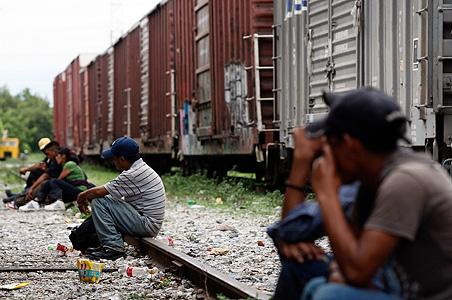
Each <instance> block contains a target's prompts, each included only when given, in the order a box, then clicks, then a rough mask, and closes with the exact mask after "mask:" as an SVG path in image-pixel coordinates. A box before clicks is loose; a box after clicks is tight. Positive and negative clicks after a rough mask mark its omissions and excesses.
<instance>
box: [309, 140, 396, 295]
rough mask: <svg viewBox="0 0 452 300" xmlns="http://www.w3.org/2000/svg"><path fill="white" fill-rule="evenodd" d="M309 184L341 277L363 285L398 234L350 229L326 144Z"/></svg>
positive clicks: (383, 260)
mask: <svg viewBox="0 0 452 300" xmlns="http://www.w3.org/2000/svg"><path fill="white" fill-rule="evenodd" d="M313 185H314V190H315V192H316V193H317V200H318V201H319V204H320V208H321V210H322V215H323V220H324V224H325V229H326V232H327V233H328V237H329V239H330V242H331V246H332V249H333V252H334V256H335V259H336V261H337V263H338V264H339V266H340V268H341V271H342V273H343V275H344V277H345V278H346V280H347V282H348V283H350V284H353V285H356V286H367V285H368V284H369V283H370V281H371V279H372V277H373V276H374V274H375V273H376V272H377V270H378V268H380V267H381V266H383V265H384V264H385V263H386V261H387V260H388V258H389V256H390V255H391V253H392V252H393V251H394V249H395V248H396V246H397V244H398V242H399V237H396V236H393V235H390V234H388V233H385V232H384V231H381V230H364V231H363V232H362V233H361V234H359V235H356V234H355V233H354V232H353V229H352V227H351V226H350V224H348V222H347V220H346V218H345V215H344V213H343V211H342V208H341V206H340V203H339V198H338V193H337V191H338V189H339V185H340V180H339V176H338V175H337V173H336V170H335V163H334V159H333V156H332V153H331V149H330V148H329V146H327V145H326V146H325V147H324V155H323V157H322V158H320V159H318V160H317V161H316V163H315V165H314V172H313Z"/></svg>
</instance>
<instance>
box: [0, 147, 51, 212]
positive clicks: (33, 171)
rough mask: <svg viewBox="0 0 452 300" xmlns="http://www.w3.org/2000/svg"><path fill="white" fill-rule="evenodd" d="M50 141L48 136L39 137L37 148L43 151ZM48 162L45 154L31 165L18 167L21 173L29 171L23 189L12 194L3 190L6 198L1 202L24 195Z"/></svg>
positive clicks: (10, 200) (44, 169) (11, 200)
mask: <svg viewBox="0 0 452 300" xmlns="http://www.w3.org/2000/svg"><path fill="white" fill-rule="evenodd" d="M51 142H52V140H51V139H49V138H41V139H40V140H39V141H38V148H39V150H40V151H42V152H43V153H44V150H45V148H46V146H47V145H49V144H50V143H51ZM44 154H45V153H44ZM49 163H50V160H49V158H48V157H47V156H46V157H45V158H44V159H43V160H42V161H40V162H38V163H35V164H32V165H31V166H28V167H23V168H20V169H19V173H20V174H21V175H25V174H26V173H27V172H29V174H28V177H27V182H26V185H25V188H24V191H23V192H20V193H18V194H14V193H12V192H11V191H10V190H6V191H5V192H6V196H7V197H8V198H5V199H3V202H4V203H9V202H13V201H14V200H15V199H16V197H17V196H25V195H26V194H27V191H28V189H29V188H30V187H31V186H32V185H33V183H35V181H36V180H37V179H38V178H39V177H40V176H41V175H42V174H44V173H45V171H46V169H47V167H48V164H49Z"/></svg>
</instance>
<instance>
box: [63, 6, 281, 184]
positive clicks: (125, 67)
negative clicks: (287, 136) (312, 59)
mask: <svg viewBox="0 0 452 300" xmlns="http://www.w3.org/2000/svg"><path fill="white" fill-rule="evenodd" d="M272 24H273V0H247V1H243V0H168V1H162V2H161V3H160V4H159V5H157V6H156V7H155V8H154V9H153V10H152V11H151V12H150V13H148V14H147V15H146V16H145V17H144V18H143V19H142V20H141V21H140V22H138V23H137V25H135V26H134V27H133V28H132V29H131V30H130V31H128V32H127V33H126V34H125V35H124V36H123V37H121V38H120V39H119V40H118V41H116V42H115V43H114V45H113V46H112V47H111V48H110V49H109V50H108V51H107V52H106V53H104V54H103V55H100V56H98V57H97V58H96V60H95V61H94V62H92V63H91V64H90V65H89V67H88V69H87V70H86V71H84V72H83V74H82V75H81V77H80V76H77V77H74V76H73V74H75V73H76V72H77V71H79V70H77V68H78V69H80V66H78V65H77V64H78V59H76V60H75V61H74V62H73V63H72V64H71V66H70V67H69V68H68V70H67V71H66V72H65V76H66V77H70V79H67V80H69V82H70V84H69V85H68V87H67V88H66V95H65V96H66V97H67V101H66V102H67V105H65V106H64V107H65V109H66V111H65V116H66V117H65V122H66V124H65V125H66V128H68V130H67V131H66V132H65V134H66V137H65V142H66V144H67V145H68V146H71V147H75V148H79V147H80V148H81V147H83V149H84V150H85V152H86V153H88V154H94V155H97V154H99V153H100V152H101V151H102V149H104V148H105V147H108V146H109V145H110V143H111V142H112V141H113V140H114V139H115V138H117V137H120V136H123V135H129V136H131V137H133V138H134V139H136V140H137V142H139V144H140V146H141V150H142V152H143V154H145V155H148V158H149V159H152V157H154V158H155V157H157V158H158V160H157V161H158V162H163V163H165V164H167V165H170V164H169V161H170V160H171V157H172V158H178V159H179V160H180V161H182V162H183V164H182V165H183V166H184V167H186V168H187V169H188V170H189V169H190V168H192V167H196V166H197V165H200V164H201V165H202V164H204V165H205V166H206V167H207V168H209V169H211V171H216V172H217V173H218V174H221V175H222V174H224V173H225V172H226V170H227V169H229V168H231V167H233V166H234V165H237V167H238V168H240V169H249V170H254V169H255V168H256V166H259V165H260V166H264V164H263V163H264V160H265V156H264V152H265V150H266V149H267V147H268V145H272V144H273V142H274V141H275V140H277V139H278V134H279V130H278V125H279V124H278V122H277V120H276V114H275V101H274V96H273V93H274V90H273V80H274V69H273V29H272ZM77 81H78V82H77ZM77 89H78V90H77ZM57 90H58V89H55V91H56V92H55V97H56V98H57V97H58V98H59V97H60V95H58V92H57ZM69 128H70V129H69ZM60 131H61V130H60ZM59 134H60V135H61V133H59ZM162 156H163V157H162Z"/></svg>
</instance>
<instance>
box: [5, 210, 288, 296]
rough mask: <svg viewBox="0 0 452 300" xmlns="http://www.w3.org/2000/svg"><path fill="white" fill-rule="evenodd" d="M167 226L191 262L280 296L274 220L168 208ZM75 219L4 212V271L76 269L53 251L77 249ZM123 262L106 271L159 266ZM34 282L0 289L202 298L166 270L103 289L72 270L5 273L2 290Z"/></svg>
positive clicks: (106, 280) (105, 282)
mask: <svg viewBox="0 0 452 300" xmlns="http://www.w3.org/2000/svg"><path fill="white" fill-rule="evenodd" d="M167 206H168V207H167V213H166V220H165V222H164V225H163V228H162V231H161V233H160V235H159V237H158V239H160V240H162V241H163V242H165V243H169V240H170V241H171V242H172V243H173V245H174V247H175V248H176V249H178V250H180V251H182V252H184V253H186V254H188V255H190V256H192V257H196V258H197V259H199V260H201V261H203V262H205V263H207V264H209V265H211V266H213V267H214V268H216V269H218V270H220V271H222V272H224V273H226V274H230V276H231V277H233V278H235V279H237V280H239V281H241V282H243V283H246V284H249V285H252V286H254V287H256V288H258V289H260V290H262V291H264V292H267V293H268V294H271V293H272V291H273V290H274V287H275V284H276V280H277V275H278V273H279V267H280V266H279V261H278V258H277V254H276V251H275V249H274V247H273V244H272V242H271V240H269V239H268V237H267V234H266V232H265V230H266V227H267V226H268V225H269V224H271V223H272V222H273V221H274V220H276V219H277V217H276V215H277V214H275V216H274V217H264V216H262V217H259V216H255V215H253V216H251V215H247V214H245V213H240V214H234V213H232V214H231V213H227V212H224V211H219V210H216V209H208V208H204V207H198V206H196V205H194V206H191V207H189V206H187V205H185V206H181V205H176V204H173V203H171V202H170V203H168V205H167ZM81 221H82V220H78V219H77V218H76V217H75V216H73V215H71V214H68V213H61V212H59V213H55V212H45V211H39V212H17V211H13V210H6V209H2V210H0V256H1V257H2V264H1V265H2V267H14V266H15V267H37V266H40V267H50V266H52V267H74V265H75V262H76V260H77V257H74V256H72V257H60V256H58V255H57V253H56V252H55V251H51V250H48V246H49V245H53V246H56V244H57V243H62V244H65V245H70V242H69V239H68V234H69V232H70V231H69V229H68V228H69V227H70V226H71V224H73V223H78V222H81ZM128 254H129V256H128V257H127V258H126V261H124V260H118V261H116V262H107V264H106V267H107V268H117V267H119V266H122V265H124V264H125V263H129V264H132V265H137V266H145V265H148V266H149V265H152V261H151V260H150V259H149V258H147V257H136V256H137V253H136V252H134V249H133V248H131V247H130V248H129V250H128ZM24 281H27V282H31V284H30V285H29V286H26V287H24V288H21V289H19V290H16V291H0V298H7V299H56V298H59V299H91V298H93V299H115V300H116V299H145V298H151V299H196V298H202V296H201V294H202V291H199V290H197V289H196V288H195V287H193V286H192V285H191V284H190V283H189V282H187V281H185V280H184V281H183V282H180V280H179V279H176V278H174V277H173V276H172V275H171V274H169V273H165V272H162V271H161V272H160V276H158V278H157V279H154V280H152V279H144V280H139V279H134V278H125V277H123V276H121V275H120V274H118V272H113V273H103V277H102V281H101V282H100V283H99V284H86V283H82V282H80V281H79V279H78V274H77V273H76V272H73V271H68V272H55V273H49V272H36V273H0V285H4V284H9V283H13V282H24Z"/></svg>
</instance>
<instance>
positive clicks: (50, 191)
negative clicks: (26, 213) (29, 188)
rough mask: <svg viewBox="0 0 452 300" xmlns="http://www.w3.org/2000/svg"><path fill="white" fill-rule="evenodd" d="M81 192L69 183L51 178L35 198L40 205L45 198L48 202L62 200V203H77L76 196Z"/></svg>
mask: <svg viewBox="0 0 452 300" xmlns="http://www.w3.org/2000/svg"><path fill="white" fill-rule="evenodd" d="M81 192H82V191H81V190H80V189H78V188H77V187H75V186H73V185H72V184H70V183H69V182H67V181H64V180H61V179H55V178H53V179H50V180H48V181H46V182H45V183H44V185H43V187H42V189H41V191H40V192H39V193H38V194H37V195H36V196H37V198H38V199H39V202H41V203H42V202H43V201H44V200H45V198H47V197H48V199H49V200H50V202H54V201H56V200H58V199H60V200H63V202H64V203H69V202H73V201H77V196H78V194H80V193H81Z"/></svg>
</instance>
